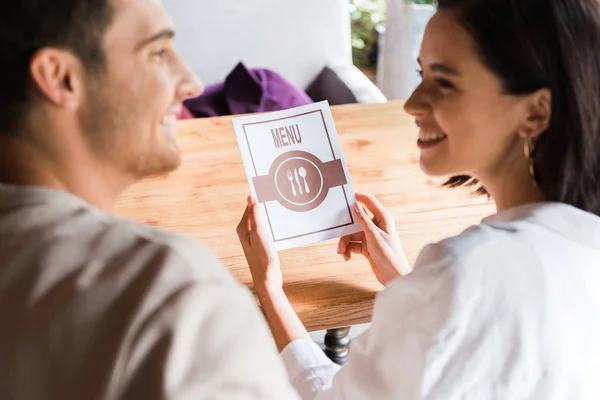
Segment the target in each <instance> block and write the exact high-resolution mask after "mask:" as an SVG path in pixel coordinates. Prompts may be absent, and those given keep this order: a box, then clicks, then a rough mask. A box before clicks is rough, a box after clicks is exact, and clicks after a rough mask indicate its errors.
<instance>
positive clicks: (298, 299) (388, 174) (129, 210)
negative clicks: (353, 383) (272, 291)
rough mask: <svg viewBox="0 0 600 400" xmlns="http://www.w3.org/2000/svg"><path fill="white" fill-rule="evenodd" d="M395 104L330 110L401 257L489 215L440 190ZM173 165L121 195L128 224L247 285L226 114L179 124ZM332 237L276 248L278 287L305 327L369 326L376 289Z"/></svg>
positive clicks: (478, 203)
mask: <svg viewBox="0 0 600 400" xmlns="http://www.w3.org/2000/svg"><path fill="white" fill-rule="evenodd" d="M402 107H403V103H402V102H398V101H393V102H389V103H386V104H377V105H347V106H337V107H332V111H333V116H334V119H335V122H336V126H337V129H338V132H339V135H340V140H341V143H342V148H343V151H344V154H345V157H346V161H347V164H348V168H349V171H350V175H351V178H352V182H353V184H354V187H355V189H356V190H357V191H361V192H368V193H373V194H375V195H376V196H377V197H378V198H379V199H380V200H381V202H382V203H383V204H384V205H385V206H387V207H388V208H389V210H390V211H391V212H392V213H393V215H394V216H395V217H396V221H397V226H398V231H399V233H400V237H401V239H402V242H403V245H404V249H405V251H406V253H407V256H408V259H409V261H410V262H414V260H415V259H416V257H417V255H418V253H419V251H420V249H421V248H422V247H423V246H424V245H425V244H427V243H429V242H433V241H437V240H439V239H442V238H444V237H448V236H450V235H454V234H457V233H459V232H460V231H461V230H463V229H464V228H466V227H467V226H469V225H471V224H474V223H477V222H478V221H479V220H480V219H481V218H482V217H484V216H486V215H489V214H491V213H492V212H493V211H494V208H493V205H492V204H491V203H489V202H488V201H487V199H486V198H482V197H474V196H472V195H469V194H466V193H465V192H464V191H461V190H450V189H444V188H440V187H439V182H437V183H436V182H433V181H432V180H431V179H429V178H428V177H426V176H425V175H424V174H423V173H422V172H421V170H420V169H419V157H418V149H417V148H416V138H417V128H416V127H415V126H414V124H413V122H412V118H410V117H409V116H408V115H406V114H405V113H404V111H403V108H402ZM178 132H179V133H178V141H179V145H180V148H181V149H182V153H183V163H182V166H181V168H180V169H179V170H178V171H176V172H175V173H173V174H171V175H170V176H169V177H161V178H153V179H148V180H145V181H142V182H139V183H138V184H136V185H134V186H133V187H131V188H130V189H129V190H128V191H127V192H126V193H124V194H123V196H122V197H121V198H120V200H119V202H118V206H117V211H118V212H119V213H120V214H122V215H124V216H127V217H130V218H132V219H134V220H137V221H141V222H145V223H147V224H150V225H153V226H156V227H160V228H167V229H171V230H174V231H178V232H181V233H185V234H188V235H191V236H193V237H195V238H196V239H198V240H199V241H201V242H202V243H204V244H205V245H207V246H208V247H209V248H210V249H212V250H213V251H214V252H215V253H216V254H217V256H218V257H220V258H221V260H222V261H223V263H224V264H225V265H226V266H227V268H228V269H229V271H231V273H232V274H233V275H234V276H235V277H236V278H237V279H238V280H239V281H240V282H242V283H243V284H246V285H248V286H250V287H251V286H252V284H251V279H250V273H249V271H248V269H247V266H246V261H245V259H244V256H243V253H242V249H241V247H240V245H239V243H238V240H237V236H236V233H235V228H236V226H237V224H238V222H239V219H240V217H241V215H242V212H243V210H244V207H245V202H246V196H247V195H248V193H249V187H248V182H247V180H246V175H245V173H244V168H243V166H242V161H241V158H240V153H239V150H238V147H237V143H236V139H235V135H234V133H233V127H232V125H231V117H218V118H209V119H196V120H188V121H181V122H179V123H178ZM336 246H337V241H328V242H324V243H319V244H316V245H313V246H310V247H306V248H301V249H295V250H288V251H284V252H281V253H280V256H281V264H282V269H283V274H284V280H285V291H286V293H287V294H288V296H289V298H290V300H291V302H292V304H293V306H294V308H295V310H296V311H297V313H298V315H299V316H300V318H301V320H302V321H303V322H304V324H305V326H306V327H307V329H309V330H320V329H327V328H334V327H343V326H349V325H353V324H357V323H363V322H368V321H369V320H370V318H371V312H372V306H373V300H374V298H375V295H376V294H377V293H378V292H379V291H380V290H381V289H382V287H381V285H380V284H379V283H378V282H377V280H376V279H375V277H374V276H373V274H372V272H371V269H370V268H369V264H368V263H367V262H366V261H364V260H363V259H361V258H360V257H355V258H354V259H353V260H352V261H350V262H348V263H346V262H344V261H343V259H342V258H341V257H340V256H338V255H337V254H336Z"/></svg>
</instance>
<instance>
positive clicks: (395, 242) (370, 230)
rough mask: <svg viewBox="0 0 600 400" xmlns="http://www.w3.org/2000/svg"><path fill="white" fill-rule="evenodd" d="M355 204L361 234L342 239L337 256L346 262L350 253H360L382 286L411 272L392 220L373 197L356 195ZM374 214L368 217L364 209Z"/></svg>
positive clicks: (350, 255)
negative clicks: (341, 256) (361, 230)
mask: <svg viewBox="0 0 600 400" xmlns="http://www.w3.org/2000/svg"><path fill="white" fill-rule="evenodd" d="M356 199H357V200H358V202H357V203H356V204H355V205H354V210H355V211H356V216H357V217H358V223H359V224H360V226H361V227H362V228H363V232H359V233H355V234H353V235H348V236H344V237H342V238H341V239H340V242H339V244H338V254H342V255H343V256H344V260H346V261H348V260H350V258H351V257H352V254H362V255H363V256H364V257H365V258H366V259H367V260H368V261H369V264H371V269H372V270H373V273H375V276H376V277H377V280H379V282H381V284H382V285H384V286H385V285H387V284H388V283H389V282H390V281H391V280H392V279H394V278H397V277H398V276H401V275H407V274H409V273H410V272H411V268H410V265H409V264H408V261H407V260H406V256H405V255H404V250H402V245H401V244H400V237H399V236H398V233H397V232H396V223H395V221H394V217H392V215H391V214H390V213H389V212H388V211H387V210H386V209H385V208H383V206H382V205H381V203H380V202H379V200H377V199H376V198H375V196H373V195H367V194H362V193H357V194H356ZM365 206H366V207H367V209H368V210H369V211H370V212H371V213H372V214H373V218H370V217H369V215H368V214H367V211H366V210H365V208H364V207H365Z"/></svg>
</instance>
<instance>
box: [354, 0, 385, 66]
mask: <svg viewBox="0 0 600 400" xmlns="http://www.w3.org/2000/svg"><path fill="white" fill-rule="evenodd" d="M350 18H351V21H352V58H353V59H354V64H356V65H361V66H370V65H373V64H375V63H376V59H377V57H376V55H377V39H378V37H379V32H381V31H382V30H383V29H384V26H385V0H351V2H350Z"/></svg>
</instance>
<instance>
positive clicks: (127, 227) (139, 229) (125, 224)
mask: <svg viewBox="0 0 600 400" xmlns="http://www.w3.org/2000/svg"><path fill="white" fill-rule="evenodd" d="M102 223H103V224H104V225H105V227H106V230H105V232H106V233H105V234H106V235H107V237H106V239H107V241H108V242H114V241H119V242H120V243H122V244H123V245H124V246H123V247H122V248H121V249H120V251H121V252H123V253H125V254H127V253H129V254H130V256H131V257H136V256H141V257H143V256H144V255H145V254H153V259H154V260H156V261H159V262H163V263H166V264H169V266H170V267H171V268H176V269H177V270H178V271H179V273H186V274H188V275H189V276H190V277H191V278H193V279H194V280H202V281H206V280H212V281H222V282H228V283H229V282H231V281H232V279H231V276H230V275H229V274H228V273H227V271H226V270H225V268H224V266H223V264H222V263H221V262H220V261H219V259H218V258H217V257H216V256H215V255H214V254H213V253H212V252H211V250H210V249H208V248H207V247H206V246H204V245H203V244H201V243H200V242H198V241H197V240H195V239H194V238H192V237H189V236H186V235H183V234H180V233H176V232H173V231H169V230H167V229H160V228H154V227H151V226H148V225H145V224H142V223H138V222H135V221H131V220H128V219H124V218H121V217H119V216H115V215H110V214H105V215H104V216H103V218H102Z"/></svg>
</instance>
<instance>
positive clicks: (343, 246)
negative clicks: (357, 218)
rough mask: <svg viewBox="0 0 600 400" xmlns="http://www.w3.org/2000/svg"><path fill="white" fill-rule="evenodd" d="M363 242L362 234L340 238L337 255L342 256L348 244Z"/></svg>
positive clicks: (363, 235) (363, 234)
mask: <svg viewBox="0 0 600 400" xmlns="http://www.w3.org/2000/svg"><path fill="white" fill-rule="evenodd" d="M364 240H365V233H364V232H357V233H353V234H352V235H346V236H342V237H341V238H340V241H339V243H338V248H337V252H338V254H344V253H345V252H346V247H347V246H348V244H349V243H350V242H362V241H364Z"/></svg>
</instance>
